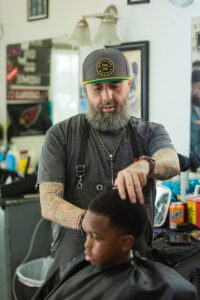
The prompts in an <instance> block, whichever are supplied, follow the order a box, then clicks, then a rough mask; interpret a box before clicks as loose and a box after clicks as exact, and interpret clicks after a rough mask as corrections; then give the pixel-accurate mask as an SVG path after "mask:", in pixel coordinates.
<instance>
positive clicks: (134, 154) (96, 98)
mask: <svg viewBox="0 0 200 300" xmlns="http://www.w3.org/2000/svg"><path fill="white" fill-rule="evenodd" d="M83 85H84V89H85V92H86V95H87V105H88V108H87V113H86V114H79V115H76V116H73V117H72V118H69V119H67V120H64V121H62V122H60V123H58V124H55V125H54V126H52V127H51V128H50V129H49V130H48V131H47V134H46V138H45V142H44V145H43V148H42V154H41V158H40V162H39V170H38V180H37V184H38V185H39V191H40V201H41V211H42V216H43V217H44V218H45V219H48V220H51V221H52V222H53V227H52V228H53V230H52V232H53V243H52V251H53V252H54V255H55V263H54V265H55V266H57V267H58V266H59V265H60V264H62V263H64V262H67V261H70V260H72V259H73V257H74V256H76V255H77V254H78V253H79V252H81V251H82V250H83V245H84V240H85V236H84V235H83V234H82V226H81V224H82V220H83V217H84V212H85V209H86V208H87V206H88V203H89V201H90V199H91V198H92V197H93V196H94V195H96V194H98V193H99V192H100V191H102V190H105V189H107V188H111V187H112V186H117V187H118V190H119V194H120V196H121V198H124V199H125V198H126V193H127V194H128V196H129V198H130V200H131V202H133V203H134V202H135V199H136V197H137V198H138V199H139V201H140V202H141V203H144V204H145V205H146V207H147V209H148V211H149V224H150V226H148V229H147V230H146V232H145V235H144V236H143V240H142V241H141V245H142V246H141V247H140V250H141V251H143V254H144V251H145V249H146V248H147V247H148V246H150V245H151V240H152V229H153V211H154V200H155V192H156V188H155V179H160V180H165V179H169V178H171V177H173V176H175V175H177V174H178V173H179V172H180V168H179V160H178V156H177V153H176V151H175V149H174V147H173V145H172V143H171V140H170V137H169V135H168V134H167V132H166V130H165V128H164V127H163V126H162V125H160V124H156V123H153V122H147V121H145V120H142V119H138V118H135V117H133V116H131V115H132V112H131V110H130V108H129V102H128V98H129V93H130V85H131V78H130V73H129V67H128V62H127V60H126V58H125V56H124V55H123V53H122V52H121V51H119V50H117V49H112V48H108V49H100V50H95V51H93V52H92V53H90V54H89V55H88V56H87V57H86V59H85V61H84V63H83Z"/></svg>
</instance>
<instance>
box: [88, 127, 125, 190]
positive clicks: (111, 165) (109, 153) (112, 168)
mask: <svg viewBox="0 0 200 300" xmlns="http://www.w3.org/2000/svg"><path fill="white" fill-rule="evenodd" d="M92 129H93V131H94V133H95V134H96V136H97V139H98V141H99V142H100V144H101V146H102V148H103V149H104V150H105V152H106V153H107V154H108V157H109V160H110V172H111V182H112V186H113V185H114V166H113V160H114V156H115V154H116V152H117V150H118V149H119V146H120V144H121V142H122V139H123V137H124V135H125V133H126V127H124V128H123V129H122V132H121V136H120V138H119V141H118V143H117V145H116V147H115V149H114V151H113V152H112V151H111V150H110V149H109V147H108V146H107V145H106V143H105V142H104V141H103V140H102V138H101V137H100V135H99V133H98V132H97V130H96V129H95V128H94V127H92Z"/></svg>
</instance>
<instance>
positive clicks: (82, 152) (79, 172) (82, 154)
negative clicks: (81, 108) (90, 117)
mask: <svg viewBox="0 0 200 300" xmlns="http://www.w3.org/2000/svg"><path fill="white" fill-rule="evenodd" d="M83 121H84V123H83V127H82V128H81V131H82V134H81V141H80V148H79V155H78V165H77V166H76V176H77V177H78V178H79V180H78V183H77V188H78V189H82V186H83V184H82V178H83V177H84V176H85V173H86V166H85V159H86V152H87V147H88V138H89V131H90V125H89V123H88V121H87V120H86V119H84V120H83Z"/></svg>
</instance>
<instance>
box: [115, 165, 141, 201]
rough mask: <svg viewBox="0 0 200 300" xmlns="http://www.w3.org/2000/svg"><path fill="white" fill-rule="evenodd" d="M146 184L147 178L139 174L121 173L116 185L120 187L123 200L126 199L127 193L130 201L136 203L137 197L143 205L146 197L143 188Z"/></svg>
mask: <svg viewBox="0 0 200 300" xmlns="http://www.w3.org/2000/svg"><path fill="white" fill-rule="evenodd" d="M145 184H146V178H145V177H144V176H140V175H139V174H133V173H132V172H127V171H126V172H119V173H118V176H117V179H116V181H115V185H117V187H118V191H119V195H120V197H121V198H122V199H125V198H126V193H127V194H128V196H129V198H130V201H131V202H132V203H135V202H136V197H137V199H138V201H139V202H140V203H141V204H143V203H144V197H143V193H142V187H143V185H145Z"/></svg>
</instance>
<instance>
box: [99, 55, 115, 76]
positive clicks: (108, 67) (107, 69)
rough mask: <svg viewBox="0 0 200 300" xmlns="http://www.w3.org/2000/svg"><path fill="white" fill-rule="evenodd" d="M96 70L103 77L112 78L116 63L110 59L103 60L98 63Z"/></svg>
mask: <svg viewBox="0 0 200 300" xmlns="http://www.w3.org/2000/svg"><path fill="white" fill-rule="evenodd" d="M96 70H97V73H98V74H99V75H101V76H110V75H111V74H112V73H113V71H114V63H113V61H112V60H111V59H109V58H101V59H99V60H98V62H97V65H96Z"/></svg>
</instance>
